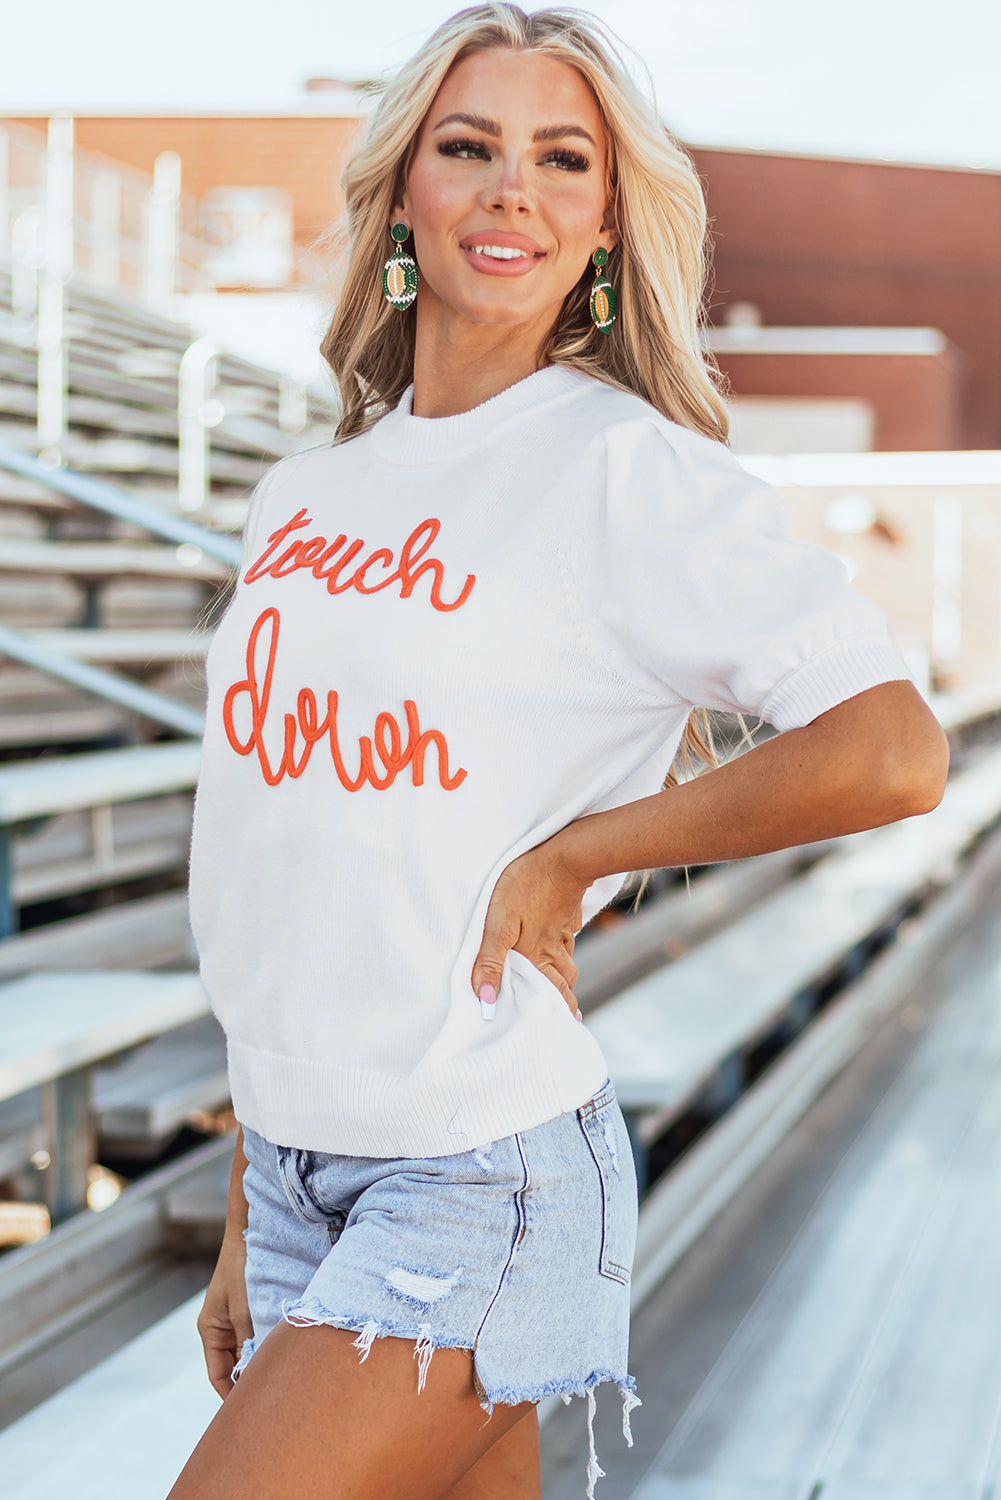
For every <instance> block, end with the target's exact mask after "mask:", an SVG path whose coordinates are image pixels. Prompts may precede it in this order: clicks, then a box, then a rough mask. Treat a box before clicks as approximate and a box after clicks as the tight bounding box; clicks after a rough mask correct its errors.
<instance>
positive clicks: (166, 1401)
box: [0, 1292, 221, 1500]
mask: <svg viewBox="0 0 1001 1500" xmlns="http://www.w3.org/2000/svg"><path fill="white" fill-rule="evenodd" d="M203 1300H204V1293H202V1292H199V1293H198V1294H196V1296H194V1297H190V1298H188V1300H187V1301H186V1302H182V1303H181V1305H180V1307H177V1308H175V1310H174V1311H173V1312H172V1313H170V1314H169V1315H168V1316H167V1317H166V1318H162V1319H161V1320H160V1321H159V1322H158V1323H155V1324H154V1325H153V1327H152V1328H149V1329H147V1330H146V1332H145V1333H142V1334H140V1335H139V1337H138V1338H136V1339H133V1340H132V1341H131V1343H128V1344H126V1345H125V1346H124V1347H123V1348H122V1349H119V1350H118V1351H117V1352H116V1353H115V1354H113V1355H111V1356H110V1357H109V1358H108V1359H105V1360H103V1361H102V1362H101V1363H100V1364H99V1365H96V1366H95V1367H94V1369H93V1370H89V1371H88V1372H87V1374H86V1375H82V1376H80V1378H79V1379H78V1380H75V1381H73V1382H72V1383H71V1384H70V1385H68V1386H65V1387H64V1389H63V1390H61V1391H59V1392H58V1393H57V1394H56V1395H55V1396H51V1397H50V1398H49V1400H48V1401H44V1402H43V1403H42V1404H41V1405H40V1406H37V1407H35V1409H34V1410H33V1411H30V1412H28V1414H27V1415H26V1416H24V1417H21V1418H20V1420H19V1421H17V1422H14V1423H12V1425H11V1426H10V1427H8V1428H6V1429H5V1430H4V1431H3V1432H0V1474H2V1475H3V1486H4V1493H9V1494H10V1496H11V1497H12V1500H13V1497H14V1496H16V1497H17V1500H53V1496H55V1495H63V1494H65V1495H72V1496H73V1500H163V1497H164V1496H165V1495H166V1493H167V1491H168V1490H169V1489H170V1488H171V1486H172V1485H173V1483H174V1481H175V1479H176V1478H177V1476H178V1474H179V1473H180V1471H181V1470H182V1469H183V1467H184V1465H185V1463H186V1462H187V1460H188V1457H189V1455H190V1453H191V1450H192V1449H193V1448H194V1447H195V1445H196V1443H197V1442H198V1440H199V1438H200V1437H201V1435H202V1433H203V1432H204V1431H205V1428H206V1427H207V1426H208V1424H209V1422H211V1420H212V1418H213V1417H214V1416H215V1413H216V1412H217V1411H218V1409H219V1406H220V1405H221V1403H220V1400H219V1397H218V1396H217V1395H216V1393H215V1391H214V1390H213V1389H212V1387H211V1386H210V1385H209V1382H208V1376H207V1375H206V1373H205V1363H204V1358H203V1356H202V1350H201V1342H200V1340H199V1337H198V1331H197V1329H196V1327H195V1319H196V1318H197V1316H198V1313H199V1310H200V1308H201V1305H202V1301H203Z"/></svg>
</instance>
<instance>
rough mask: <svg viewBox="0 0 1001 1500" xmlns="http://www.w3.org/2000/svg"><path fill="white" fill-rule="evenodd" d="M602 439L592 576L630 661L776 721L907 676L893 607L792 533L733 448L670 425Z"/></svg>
mask: <svg viewBox="0 0 1001 1500" xmlns="http://www.w3.org/2000/svg"><path fill="white" fill-rule="evenodd" d="M603 437H604V441H605V461H606V464H607V472H606V484H605V486H604V498H603V515H602V516H601V518H600V519H599V534H598V537H597V538H596V539H595V545H594V548H593V552H592V556H591V558H590V560H589V565H588V562H586V561H585V562H583V564H582V572H583V575H584V577H585V578H586V579H589V587H588V589H587V594H588V597H587V600H586V608H587V611H588V614H589V615H590V617H591V619H592V620H596V621H597V622H598V624H599V626H600V628H601V632H602V635H603V636H604V638H605V640H606V641H609V642H611V643H612V649H613V651H614V652H615V653H616V655H617V658H618V665H619V669H620V671H626V672H628V673H630V674H631V675H632V677H633V678H634V679H635V678H637V677H639V678H640V679H641V680H642V682H643V685H644V686H645V687H646V688H647V689H648V690H649V691H651V692H655V693H656V692H659V693H660V694H661V695H662V696H667V697H669V698H671V699H673V701H675V702H684V703H687V704H691V705H694V706H704V707H706V708H713V709H721V710H728V711H730V712H743V713H748V714H754V715H756V716H758V717H760V718H762V719H764V720H766V721H767V722H768V723H770V724H772V725H774V727H775V728H776V729H778V730H784V729H792V728H796V727H799V726H801V725H804V724H808V723H809V722H810V721H811V720H812V719H814V718H816V717H817V716H818V715H819V714H822V713H824V712H826V710H827V709H829V708H833V707H834V706H835V705H836V704H838V703H841V702H843V701H844V700H845V699H846V698H851V697H854V696H855V694H857V693H860V692H863V691H865V689H867V688H870V687H875V686H877V685H878V684H880V683H883V682H892V681H898V680H900V679H908V678H909V676H910V674H909V673H908V670H907V667H906V665H905V663H904V661H903V659H902V658H901V657H900V655H899V653H898V652H897V651H896V649H895V647H894V646H893V644H892V642H891V640H890V636H889V631H888V628H887V623H886V619H885V617H884V615H883V613H882V611H881V610H880V609H879V608H878V607H877V605H875V604H874V603H872V602H871V601H870V600H868V599H866V598H864V597H863V596H862V595H860V594H857V593H856V592H855V590H854V589H853V588H852V587H851V583H850V581H849V576H848V570H847V568H846V567H845V566H844V564H843V563H842V562H841V561H840V560H839V559H838V558H836V557H835V556H834V555H833V554H832V553H830V552H828V551H827V550H826V549H825V548H823V547H818V546H815V545H813V544H811V543H805V542H799V541H795V540H794V539H793V538H792V536H791V534H790V522H789V512H788V509H787V507H786V504H785V501H784V500H783V499H782V497H781V495H779V493H778V492H777V491H776V490H774V489H773V488H772V487H771V486H770V485H768V484H766V483H765V482H764V481H762V480H759V479H757V478H755V477H754V476H752V475H751V474H749V473H748V472H747V470H745V469H744V468H742V467H741V465H740V464H739V463H738V461H737V460H736V459H735V458H734V457H733V455H732V454H731V453H730V452H729V450H728V449H727V448H725V447H724V446H723V445H722V444H720V443H717V442H713V441H712V440H711V439H709V438H705V437H702V436H701V435H699V434H697V433H693V432H690V431H688V430H687V429H685V428H682V427H677V426H675V424H673V423H668V422H666V421H664V422H660V421H635V422H627V423H621V424H618V425H617V426H616V427H614V428H611V429H609V430H607V431H606V433H605V434H603Z"/></svg>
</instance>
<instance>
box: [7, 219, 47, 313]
mask: <svg viewBox="0 0 1001 1500" xmlns="http://www.w3.org/2000/svg"><path fill="white" fill-rule="evenodd" d="M43 228H44V215H43V212H42V208H41V205H40V204H38V203H33V204H32V206H31V207H30V208H25V209H22V211H21V213H19V214H18V216H17V218H16V219H15V220H14V222H13V224H12V225H11V230H10V255H11V271H10V304H11V312H12V313H13V314H14V317H15V318H18V319H20V320H21V321H23V322H25V323H33V322H34V321H35V318H36V316H37V314H38V273H39V271H40V269H41V266H42V261H43V260H44V258H45V256H44V252H43V250H42V244H41V241H42V231H43Z"/></svg>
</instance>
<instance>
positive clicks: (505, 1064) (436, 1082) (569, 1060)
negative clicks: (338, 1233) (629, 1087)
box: [227, 1002, 608, 1158]
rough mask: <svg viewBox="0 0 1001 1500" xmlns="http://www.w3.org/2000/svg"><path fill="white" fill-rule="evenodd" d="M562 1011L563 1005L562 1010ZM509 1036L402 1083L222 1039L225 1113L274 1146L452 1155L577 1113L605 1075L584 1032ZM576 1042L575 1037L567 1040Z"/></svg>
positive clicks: (554, 1029) (551, 1030) (561, 1029)
mask: <svg viewBox="0 0 1001 1500" xmlns="http://www.w3.org/2000/svg"><path fill="white" fill-rule="evenodd" d="M561 1003H562V1002H561ZM566 1019H567V1021H568V1022H569V1024H570V1026H571V1027H572V1028H573V1031H572V1032H568V1031H567V1027H566V1026H565V1025H553V1026H551V1027H548V1028H546V1032H547V1034H546V1035H540V1033H539V1031H537V1030H535V1029H534V1028H533V1029H532V1030H531V1031H530V1032H529V1034H528V1035H525V1034H524V1033H523V1032H522V1030H521V1029H520V1028H519V1029H518V1030H517V1031H514V1032H512V1034H511V1037H510V1042H511V1045H508V1046H505V1045H504V1043H503V1042H502V1043H501V1044H500V1045H499V1046H497V1047H491V1048H489V1049H487V1050H486V1051H484V1052H481V1053H474V1054H472V1055H469V1056H464V1057H452V1058H449V1059H448V1060H447V1062H445V1063H442V1064H440V1065H438V1066H437V1067H432V1066H430V1065H429V1064H428V1063H427V1062H426V1061H425V1062H423V1063H422V1064H421V1067H420V1068H419V1069H418V1070H417V1071H415V1072H414V1073H413V1074H410V1075H409V1076H406V1077H397V1076H393V1075H391V1074H386V1073H379V1072H375V1071H372V1070H368V1069H364V1068H352V1067H343V1066H338V1065H337V1064H334V1063H329V1062H326V1061H324V1060H323V1059H316V1058H305V1057H292V1056H288V1055H285V1054H282V1053H275V1052H269V1051H267V1050H266V1049H264V1048H262V1047H255V1046H250V1045H248V1044H247V1043H243V1042H237V1041H234V1040H233V1039H229V1041H228V1044H227V1051H228V1060H229V1079H230V1089H231V1093H232V1100H233V1109H234V1112H235V1114H236V1118H237V1119H238V1120H239V1122H240V1124H241V1125H249V1126H250V1128H251V1129H252V1130H256V1131H257V1133H258V1134H259V1135H262V1136H264V1138H265V1140H269V1141H271V1142H272V1143H273V1144H275V1145H282V1146H297V1147H299V1148H300V1149H301V1150H307V1151H325V1152H333V1153H336V1154H338V1155H343V1156H376V1157H408V1158H410V1157H425V1156H455V1155H457V1154H458V1153H459V1152H462V1151H470V1150H474V1149H475V1148H477V1147H479V1146H483V1145H485V1144H487V1142H489V1141H496V1140H502V1139H503V1138H504V1137H505V1136H509V1135H514V1134H515V1133H516V1132H517V1131H522V1130H529V1129H531V1128H532V1126H534V1125H542V1124H543V1123H544V1122H545V1121H547V1120H552V1119H554V1118H555V1117H556V1116H557V1115H559V1114H562V1113H563V1112H564V1111H565V1110H569V1109H578V1108H579V1107H580V1106H581V1105H582V1104H586V1103H587V1101H588V1099H590V1098H592V1097H593V1095H594V1094H596V1093H597V1092H598V1090H599V1089H600V1088H601V1087H602V1085H603V1084H604V1082H605V1080H606V1079H607V1077H608V1069H607V1066H606V1065H605V1060H604V1058H603V1056H602V1053H601V1049H600V1047H599V1046H598V1043H597V1042H596V1041H595V1039H594V1037H593V1036H592V1035H591V1033H590V1032H589V1031H588V1030H587V1028H586V1027H585V1026H579V1025H577V1024H576V1023H575V1022H574V1021H573V1019H572V1018H571V1016H570V1013H569V1011H567V1017H566ZM575 1033H576V1035H575Z"/></svg>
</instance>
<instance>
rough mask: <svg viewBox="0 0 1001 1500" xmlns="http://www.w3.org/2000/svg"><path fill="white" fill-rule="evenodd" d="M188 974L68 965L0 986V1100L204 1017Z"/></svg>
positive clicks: (202, 1001) (201, 998) (200, 994)
mask: <svg viewBox="0 0 1001 1500" xmlns="http://www.w3.org/2000/svg"><path fill="white" fill-rule="evenodd" d="M207 1011H208V1000H207V998H206V995H205V991H204V990H203V989H202V986H201V983H200V981H199V979H198V976H197V975H195V974H149V973H130V972H108V973H101V972H94V971H91V970H87V971H82V970H68V971H65V972H62V971H61V972H58V973H46V972H42V973H36V974H28V975H25V976H24V977H23V978H20V979H12V980H9V981H7V982H6V983H5V984H3V985H0V1036H2V1038H3V1042H2V1047H0V1099H8V1098H10V1097H11V1096H12V1095H14V1094H19V1093H21V1092H23V1090H25V1089H29V1088H33V1087H34V1086H35V1085H36V1084H40V1083H45V1082H47V1081H48V1080H50V1079H53V1078H58V1077H61V1076H62V1075H63V1074H66V1073H69V1072H73V1071H75V1070H76V1069H79V1068H83V1067H86V1066H88V1065H89V1064H91V1063H95V1062H97V1061H99V1060H100V1059H102V1058H105V1057H108V1056H110V1055H111V1054H112V1053H114V1052H118V1051H122V1050H124V1049H125V1048H126V1047H132V1046H135V1044H136V1043H137V1042H140V1041H143V1040H144V1039H145V1038H147V1037H151V1036H156V1035H158V1034H159V1033H160V1032H162V1031H168V1030H169V1029H170V1028H171V1027H173V1026H181V1025H183V1024H184V1023H185V1022H187V1021H191V1020H194V1019H195V1018H196V1017H197V1016H203V1015H205V1014H206V1013H207Z"/></svg>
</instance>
